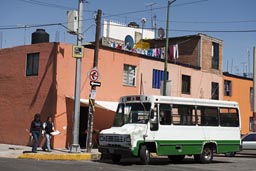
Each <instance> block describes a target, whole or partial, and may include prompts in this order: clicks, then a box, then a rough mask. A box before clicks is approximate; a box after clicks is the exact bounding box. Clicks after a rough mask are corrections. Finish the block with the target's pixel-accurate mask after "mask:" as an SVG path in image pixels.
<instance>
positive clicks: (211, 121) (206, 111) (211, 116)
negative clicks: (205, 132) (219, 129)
mask: <svg viewBox="0 0 256 171" xmlns="http://www.w3.org/2000/svg"><path fill="white" fill-rule="evenodd" d="M197 117H198V125H201V126H219V119H218V108H217V107H204V106H198V107H197Z"/></svg>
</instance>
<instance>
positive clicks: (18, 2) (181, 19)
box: [0, 0, 256, 74]
mask: <svg viewBox="0 0 256 171" xmlns="http://www.w3.org/2000/svg"><path fill="white" fill-rule="evenodd" d="M153 3H155V4H154V5H152V11H151V8H150V6H149V4H153ZM255 7H256V0H176V2H174V3H173V4H172V5H171V8H170V25H169V26H170V28H169V29H170V30H169V37H175V36H183V35H192V34H197V33H199V32H201V33H204V34H207V35H209V36H212V37H215V38H218V39H221V40H223V41H224V49H223V69H224V71H227V70H228V71H229V72H231V71H232V73H234V74H236V73H242V72H248V71H249V68H250V71H251V72H252V56H253V51H252V50H253V47H254V46H256V12H255ZM77 8H78V0H1V5H0V11H1V12H0V13H1V15H0V21H1V23H0V39H1V40H2V41H1V42H0V46H1V47H2V48H8V47H13V46H19V45H24V44H30V43H31V33H33V32H34V31H35V30H36V29H37V28H44V29H46V31H47V32H48V33H49V34H50V41H61V42H68V43H74V44H75V43H76V37H75V36H73V35H69V34H68V33H67V32H66V30H65V28H64V27H63V26H60V25H55V26H47V27H46V26H44V27H33V28H29V27H28V26H31V25H41V24H54V23H56V24H57V23H65V22H66V12H67V10H71V9H77ZM98 9H101V10H102V12H103V15H102V19H111V20H113V21H117V22H121V23H124V24H125V23H126V24H128V23H129V22H131V21H135V22H137V23H138V24H141V23H140V20H141V18H146V19H147V22H146V24H145V28H151V27H152V25H151V16H152V15H153V16H154V15H156V23H157V28H159V27H163V28H164V29H165V28H166V13H167V0H87V2H86V3H85V4H84V24H83V30H84V37H85V39H84V42H89V41H94V36H95V22H94V16H95V14H96V13H95V12H96V11H97V10H98ZM24 26H27V28H24ZM13 27H14V28H15V27H23V28H19V29H7V28H13ZM180 30H186V31H180ZM251 30H254V32H251ZM216 31H228V32H216ZM230 31H241V32H230ZM57 35H58V36H57ZM248 54H249V55H248ZM248 56H249V59H248ZM232 61H233V62H232ZM248 64H249V65H248ZM227 66H228V67H227ZM231 66H233V67H232V69H231ZM248 66H249V67H248Z"/></svg>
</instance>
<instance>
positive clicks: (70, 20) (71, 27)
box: [67, 10, 78, 35]
mask: <svg viewBox="0 0 256 171" xmlns="http://www.w3.org/2000/svg"><path fill="white" fill-rule="evenodd" d="M67 29H68V33H70V34H74V35H76V34H77V30H78V11H76V10H70V11H68V12H67Z"/></svg>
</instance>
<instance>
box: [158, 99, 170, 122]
mask: <svg viewBox="0 0 256 171" xmlns="http://www.w3.org/2000/svg"><path fill="white" fill-rule="evenodd" d="M159 119H160V124H161V125H170V124H171V106H170V104H160V112H159Z"/></svg>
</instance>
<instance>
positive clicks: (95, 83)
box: [90, 81, 101, 87]
mask: <svg viewBox="0 0 256 171" xmlns="http://www.w3.org/2000/svg"><path fill="white" fill-rule="evenodd" d="M90 85H91V86H92V87H94V86H96V87H100V86H101V82H95V81H91V82H90Z"/></svg>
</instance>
